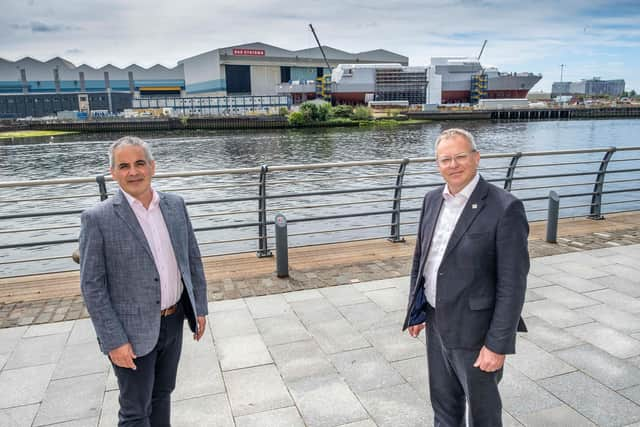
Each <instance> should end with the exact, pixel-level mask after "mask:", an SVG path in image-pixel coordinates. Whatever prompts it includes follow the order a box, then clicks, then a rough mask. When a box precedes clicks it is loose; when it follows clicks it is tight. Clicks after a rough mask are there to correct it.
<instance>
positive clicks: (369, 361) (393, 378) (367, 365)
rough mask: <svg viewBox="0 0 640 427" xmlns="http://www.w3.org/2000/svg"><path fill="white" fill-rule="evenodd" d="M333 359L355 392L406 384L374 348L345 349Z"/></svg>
mask: <svg viewBox="0 0 640 427" xmlns="http://www.w3.org/2000/svg"><path fill="white" fill-rule="evenodd" d="M331 361H332V362H333V364H334V365H335V367H336V368H337V369H338V372H340V375H342V377H343V378H344V380H345V382H346V383H347V384H348V385H349V387H351V390H353V391H355V392H359V391H368V390H372V389H376V388H384V387H390V386H395V385H399V384H404V383H405V380H404V378H402V376H401V375H400V374H399V373H398V372H397V371H396V370H394V369H393V368H392V367H391V365H390V364H389V362H387V361H386V360H385V359H384V357H382V355H381V354H380V353H378V352H377V351H376V350H375V349H374V348H364V349H360V350H353V351H345V352H342V353H337V354H334V355H332V356H331Z"/></svg>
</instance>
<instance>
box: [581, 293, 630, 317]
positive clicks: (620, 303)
mask: <svg viewBox="0 0 640 427" xmlns="http://www.w3.org/2000/svg"><path fill="white" fill-rule="evenodd" d="M585 295H586V296H588V297H589V298H592V299H595V300H598V301H600V302H603V303H605V304H607V305H610V306H611V307H615V308H617V309H618V310H622V311H627V312H629V313H640V300H638V299H637V298H630V296H629V295H627V294H624V293H622V292H618V291H615V290H613V289H603V290H601V291H594V292H589V293H587V294H585Z"/></svg>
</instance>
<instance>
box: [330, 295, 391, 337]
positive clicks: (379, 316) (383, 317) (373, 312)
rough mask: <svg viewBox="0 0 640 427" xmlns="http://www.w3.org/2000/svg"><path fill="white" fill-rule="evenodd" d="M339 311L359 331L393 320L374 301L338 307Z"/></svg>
mask: <svg viewBox="0 0 640 427" xmlns="http://www.w3.org/2000/svg"><path fill="white" fill-rule="evenodd" d="M338 310H340V313H342V315H343V316H344V317H345V318H346V319H347V320H348V321H349V322H350V323H351V324H352V325H353V326H354V327H355V328H356V329H358V330H359V331H366V330H368V329H371V328H376V327H380V326H386V325H388V324H389V322H392V321H393V320H392V319H391V318H390V317H389V315H390V313H387V312H385V311H384V310H383V309H382V308H380V306H379V305H378V304H376V303H374V302H367V303H362V304H354V305H348V306H343V307H338Z"/></svg>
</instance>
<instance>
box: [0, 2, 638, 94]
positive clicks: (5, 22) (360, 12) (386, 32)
mask: <svg viewBox="0 0 640 427" xmlns="http://www.w3.org/2000/svg"><path fill="white" fill-rule="evenodd" d="M0 11H1V13H0V58H4V59H7V60H11V61H15V60H18V59H21V58H23V57H25V56H30V57H33V58H36V59H39V60H45V61H46V60H49V59H51V58H53V57H56V56H60V57H62V58H65V59H67V60H69V61H71V62H72V63H74V64H75V65H81V64H83V63H86V64H88V65H91V66H94V67H101V66H103V65H106V64H113V65H116V66H119V67H124V66H127V65H130V64H132V63H136V64H139V65H141V66H143V67H150V66H152V65H155V64H162V65H165V66H167V67H174V66H175V65H176V64H177V62H178V61H179V60H181V59H184V58H188V57H190V56H193V55H197V54H199V53H203V52H206V51H209V50H213V49H217V48H221V47H228V46H234V45H239V44H244V43H251V42H263V43H267V44H271V45H274V46H278V47H281V48H284V49H289V50H298V49H305V48H309V47H314V46H315V45H316V44H315V40H314V39H313V35H312V34H311V32H310V30H309V27H308V24H309V23H311V24H313V26H314V28H315V29H316V32H317V33H318V37H319V38H320V41H321V42H322V44H323V45H326V46H331V47H334V48H336V49H341V50H345V51H347V52H352V53H356V52H362V51H367V50H373V49H386V50H389V51H392V52H395V53H399V54H401V55H404V56H407V57H409V64H410V65H428V63H429V58H430V57H432V56H477V55H478V54H479V52H480V48H481V47H482V43H483V41H484V40H488V42H487V46H486V48H485V50H484V53H483V55H482V58H481V62H482V63H483V65H485V66H496V67H498V68H499V69H500V70H501V71H506V72H523V71H529V72H533V73H536V74H537V73H540V74H542V75H543V79H542V80H541V81H540V82H539V83H538V84H537V85H536V86H535V87H534V88H533V91H534V92H537V91H541V90H542V91H547V92H548V91H550V89H551V84H552V83H553V82H554V81H560V77H561V76H560V74H561V64H564V72H563V76H562V77H563V80H564V81H578V80H581V79H588V78H592V77H600V78H602V79H619V78H622V79H624V80H625V81H626V89H627V90H631V89H635V90H636V91H637V92H640V0H623V1H605V0H563V1H558V0H536V1H530V0H529V1H515V0H486V1H483V0H479V1H473V0H367V1H362V0H322V1H309V0H297V1H290V0H182V1H171V2H169V1H165V0H153V1H152V0H134V1H131V0H109V1H102V0H100V1H92V0H83V1H78V0H0Z"/></svg>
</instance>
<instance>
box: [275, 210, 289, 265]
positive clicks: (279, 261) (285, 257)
mask: <svg viewBox="0 0 640 427" xmlns="http://www.w3.org/2000/svg"><path fill="white" fill-rule="evenodd" d="M274 226H275V229H276V274H277V275H278V277H289V243H288V242H287V218H285V216H284V215H282V214H280V213H279V214H277V215H276V217H275V224H274Z"/></svg>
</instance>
